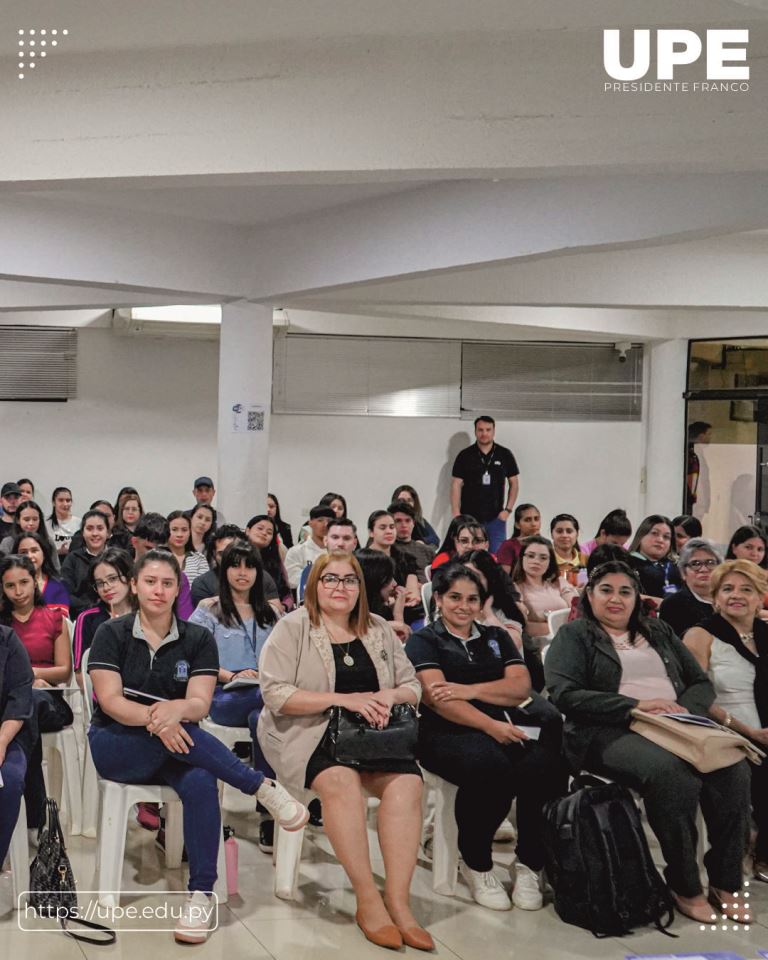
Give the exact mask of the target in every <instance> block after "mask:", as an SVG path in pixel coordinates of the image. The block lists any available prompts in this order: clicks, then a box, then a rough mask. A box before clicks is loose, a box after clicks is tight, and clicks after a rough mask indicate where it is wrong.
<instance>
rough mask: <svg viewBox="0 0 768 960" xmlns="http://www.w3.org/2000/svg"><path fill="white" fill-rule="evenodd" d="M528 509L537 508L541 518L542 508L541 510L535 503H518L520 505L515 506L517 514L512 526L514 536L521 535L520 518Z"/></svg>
mask: <svg viewBox="0 0 768 960" xmlns="http://www.w3.org/2000/svg"><path fill="white" fill-rule="evenodd" d="M526 510H535V511H536V513H538V515H539V519H541V510H539V508H538V507H537V506H536V504H535V503H518V505H517V506H516V507H515V516H514V522H513V526H512V536H513V537H519V536H520V518H521V517H522V515H523V514H524V513H525V511H526Z"/></svg>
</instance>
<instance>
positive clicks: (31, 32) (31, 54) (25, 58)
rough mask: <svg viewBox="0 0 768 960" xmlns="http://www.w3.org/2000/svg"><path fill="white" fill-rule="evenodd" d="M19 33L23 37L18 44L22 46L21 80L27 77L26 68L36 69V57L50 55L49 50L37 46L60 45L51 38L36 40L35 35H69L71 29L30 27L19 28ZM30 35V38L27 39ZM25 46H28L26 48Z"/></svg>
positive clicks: (20, 58) (20, 53)
mask: <svg viewBox="0 0 768 960" xmlns="http://www.w3.org/2000/svg"><path fill="white" fill-rule="evenodd" d="M18 35H19V37H21V39H20V40H19V41H18V45H19V47H20V48H21V49H20V50H19V67H18V69H19V73H18V77H19V80H23V79H24V77H25V73H24V71H25V69H26V68H27V67H29V69H30V70H34V68H35V67H36V66H37V63H36V57H38V56H39V57H46V56H47V55H48V51H47V50H42V49H37V50H36V49H35V47H47V46H49V45H50V46H51V47H57V46H58V45H59V41H58V40H54V39H51V40H50V41H49V40H39V39H38V40H35V39H33V38H34V37H48V36H50V37H59V36H61V37H68V36H69V30H60V29H59V28H58V27H40V28H37V27H30V28H29V29H24V28H19V30H18ZM25 37H28V38H29V39H25ZM25 48H27V49H26V50H25Z"/></svg>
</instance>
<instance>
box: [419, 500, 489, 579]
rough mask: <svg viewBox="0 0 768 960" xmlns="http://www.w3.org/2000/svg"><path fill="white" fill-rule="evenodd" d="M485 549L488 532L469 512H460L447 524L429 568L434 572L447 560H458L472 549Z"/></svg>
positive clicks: (486, 547)
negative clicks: (446, 529) (443, 536)
mask: <svg viewBox="0 0 768 960" xmlns="http://www.w3.org/2000/svg"><path fill="white" fill-rule="evenodd" d="M487 549H488V534H487V533H486V532H485V527H484V526H483V525H482V524H481V523H479V522H478V521H477V520H475V518H474V517H470V516H469V514H466V513H461V514H459V516H458V517H454V518H453V520H451V522H450V524H449V525H448V532H447V533H446V534H445V538H444V540H443V542H442V543H441V544H440V547H439V549H438V551H437V554H436V555H435V559H434V560H433V561H432V567H431V569H432V571H433V572H434V571H435V570H437V568H438V567H441V566H442V565H443V564H444V563H448V561H449V560H458V559H460V558H461V557H463V556H464V554H465V553H470V552H471V551H472V550H487Z"/></svg>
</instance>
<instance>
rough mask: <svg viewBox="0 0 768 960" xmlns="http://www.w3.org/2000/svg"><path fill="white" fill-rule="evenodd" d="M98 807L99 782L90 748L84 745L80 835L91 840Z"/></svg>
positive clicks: (94, 833) (94, 834) (93, 834)
mask: <svg viewBox="0 0 768 960" xmlns="http://www.w3.org/2000/svg"><path fill="white" fill-rule="evenodd" d="M98 807H99V780H98V777H97V774H96V767H94V765H93V757H92V756H91V751H90V748H89V747H88V744H87V743H86V746H85V757H84V762H83V822H82V834H83V836H84V837H90V838H91V839H92V838H93V837H95V836H96V824H97V823H98V819H97V818H98Z"/></svg>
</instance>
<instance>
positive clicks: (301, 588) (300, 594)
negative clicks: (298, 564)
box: [296, 563, 312, 604]
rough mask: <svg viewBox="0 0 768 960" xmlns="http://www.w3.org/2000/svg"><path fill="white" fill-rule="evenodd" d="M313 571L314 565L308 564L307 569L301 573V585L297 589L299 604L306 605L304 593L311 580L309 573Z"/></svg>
mask: <svg viewBox="0 0 768 960" xmlns="http://www.w3.org/2000/svg"><path fill="white" fill-rule="evenodd" d="M311 569H312V564H311V563H308V564H307V565H306V567H304V569H303V570H302V571H301V578H300V579H299V585H298V587H297V588H296V602H297V603H298V604H302V603H304V591H305V590H306V589H307V580H309V571H310V570H311Z"/></svg>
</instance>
